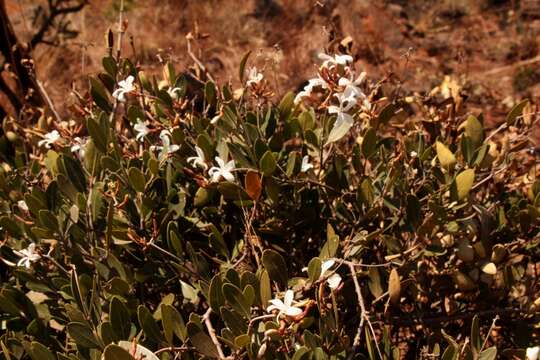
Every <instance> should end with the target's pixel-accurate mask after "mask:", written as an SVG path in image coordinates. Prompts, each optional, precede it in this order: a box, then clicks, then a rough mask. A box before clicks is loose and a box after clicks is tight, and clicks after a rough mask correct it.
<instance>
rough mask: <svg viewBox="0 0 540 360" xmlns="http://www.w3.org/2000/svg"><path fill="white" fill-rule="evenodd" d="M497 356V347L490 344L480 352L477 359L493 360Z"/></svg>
mask: <svg viewBox="0 0 540 360" xmlns="http://www.w3.org/2000/svg"><path fill="white" fill-rule="evenodd" d="M496 358H497V348H496V347H495V346H492V347H490V348H487V349H486V350H484V351H482V352H481V353H480V356H479V357H478V360H495V359H496Z"/></svg>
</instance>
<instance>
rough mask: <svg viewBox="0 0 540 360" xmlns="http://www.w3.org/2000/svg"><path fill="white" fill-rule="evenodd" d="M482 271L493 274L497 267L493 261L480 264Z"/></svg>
mask: <svg viewBox="0 0 540 360" xmlns="http://www.w3.org/2000/svg"><path fill="white" fill-rule="evenodd" d="M482 271H483V272H485V273H486V274H489V275H495V274H496V273H497V267H496V266H495V264H494V263H492V262H488V263H485V264H484V265H482Z"/></svg>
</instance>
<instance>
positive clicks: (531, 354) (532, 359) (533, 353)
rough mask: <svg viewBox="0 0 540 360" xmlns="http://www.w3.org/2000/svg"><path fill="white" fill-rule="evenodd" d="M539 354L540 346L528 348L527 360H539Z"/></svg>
mask: <svg viewBox="0 0 540 360" xmlns="http://www.w3.org/2000/svg"><path fill="white" fill-rule="evenodd" d="M539 352H540V347H539V346H535V347H529V348H527V360H538V353H539Z"/></svg>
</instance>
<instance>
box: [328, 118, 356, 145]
mask: <svg viewBox="0 0 540 360" xmlns="http://www.w3.org/2000/svg"><path fill="white" fill-rule="evenodd" d="M352 126H353V123H352V122H348V121H342V122H341V123H340V124H337V126H336V123H334V125H333V126H332V130H330V134H328V139H327V140H326V143H325V145H328V144H330V143H332V142H335V141H338V140H339V139H341V138H342V137H344V136H345V135H346V134H347V133H348V132H349V129H350V128H351V127H352Z"/></svg>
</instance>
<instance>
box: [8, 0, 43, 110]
mask: <svg viewBox="0 0 540 360" xmlns="http://www.w3.org/2000/svg"><path fill="white" fill-rule="evenodd" d="M0 53H1V54H2V56H3V61H4V67H3V68H2V69H0V76H2V74H3V73H4V72H5V71H6V70H7V71H10V72H11V73H12V74H14V75H15V78H16V82H17V86H16V88H15V89H12V88H10V87H9V85H8V84H7V82H6V81H4V80H3V79H2V81H0V92H2V93H3V94H4V95H5V98H6V99H7V100H8V101H9V103H10V105H11V107H12V108H13V109H14V110H15V114H14V115H15V116H17V115H18V114H19V112H20V111H21V110H22V108H23V107H24V105H25V104H29V105H33V106H40V105H43V104H44V102H43V98H42V97H41V93H40V92H39V89H38V87H37V84H36V80H35V76H34V62H33V61H32V57H31V56H30V52H29V50H28V46H26V45H24V44H21V43H20V42H19V41H18V39H17V36H16V34H15V31H14V30H13V26H12V25H11V22H10V21H9V17H8V14H7V10H6V3H5V0H0ZM6 65H9V66H8V67H7V68H6ZM0 107H1V108H2V110H3V111H1V112H0V113H9V111H8V109H7V107H6V106H5V105H4V104H0Z"/></svg>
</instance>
